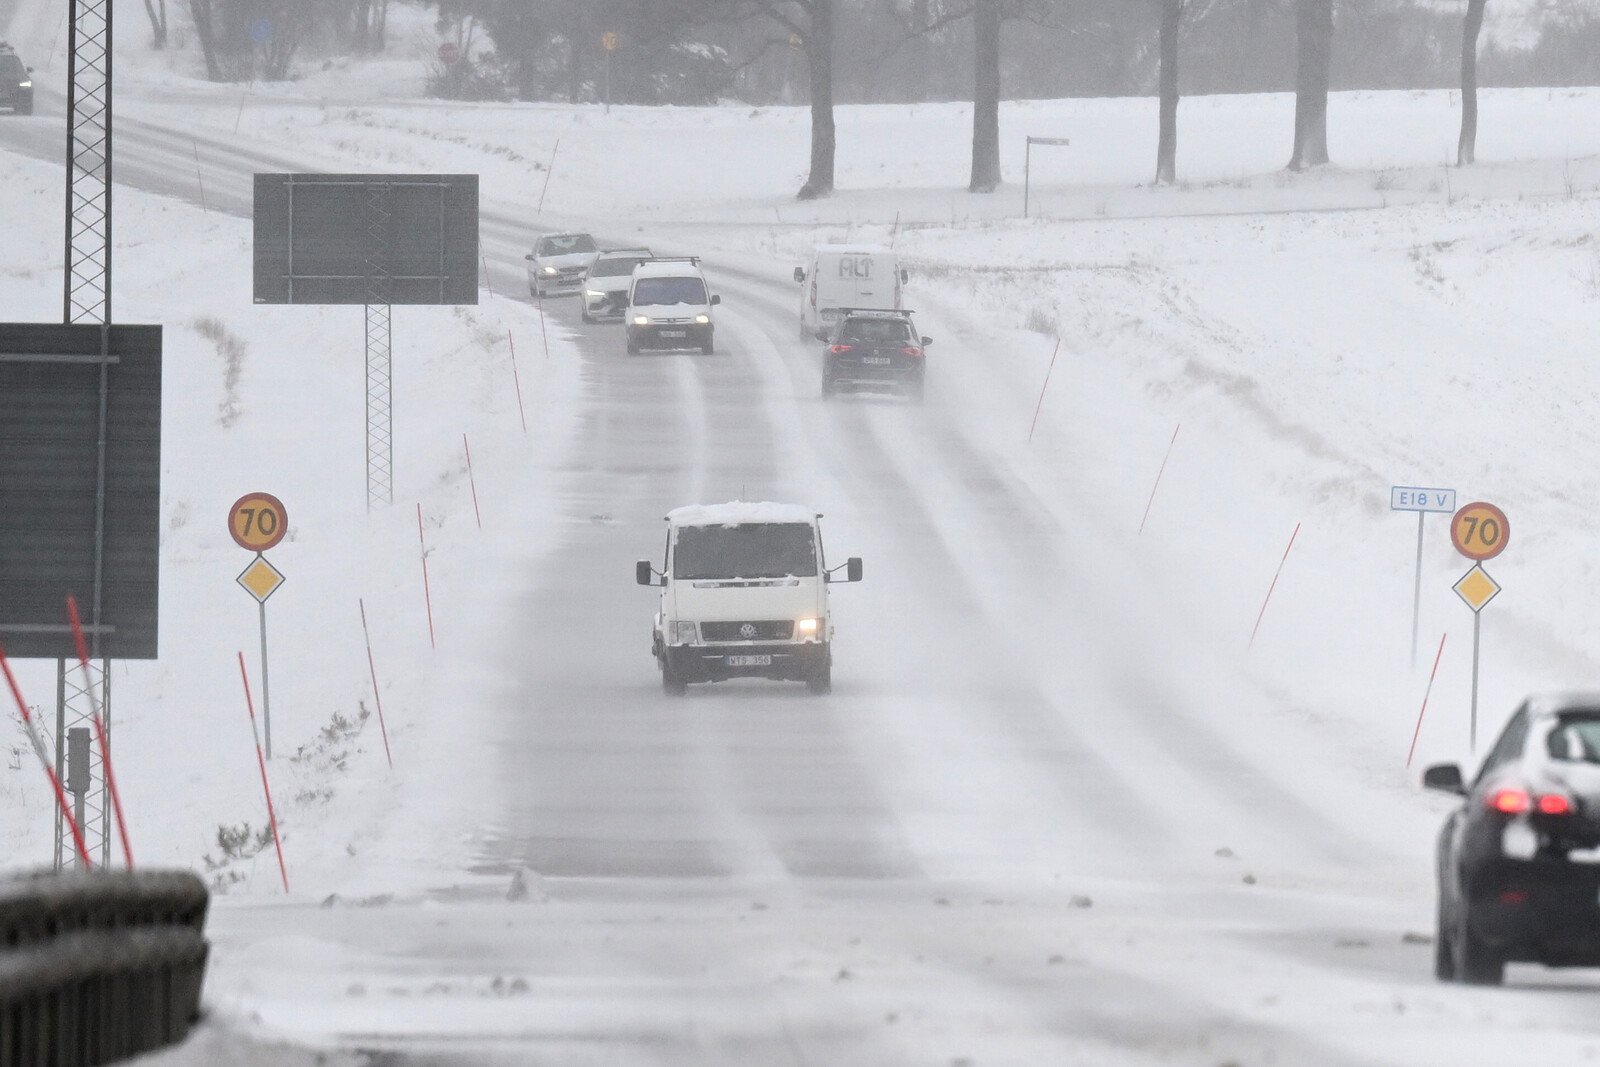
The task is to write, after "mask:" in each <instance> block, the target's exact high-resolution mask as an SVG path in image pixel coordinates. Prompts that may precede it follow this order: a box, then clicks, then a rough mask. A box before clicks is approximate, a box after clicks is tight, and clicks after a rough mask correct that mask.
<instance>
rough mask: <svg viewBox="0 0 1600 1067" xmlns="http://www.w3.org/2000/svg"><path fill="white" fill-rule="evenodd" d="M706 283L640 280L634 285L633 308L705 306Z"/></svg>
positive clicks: (655, 279) (685, 280) (687, 280)
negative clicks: (674, 305) (662, 305)
mask: <svg viewBox="0 0 1600 1067" xmlns="http://www.w3.org/2000/svg"><path fill="white" fill-rule="evenodd" d="M705 302H706V283H705V282H703V281H701V280H700V279H699V278H640V279H639V280H638V281H636V282H634V283H633V306H634V307H644V306H646V305H649V304H704V303H705Z"/></svg>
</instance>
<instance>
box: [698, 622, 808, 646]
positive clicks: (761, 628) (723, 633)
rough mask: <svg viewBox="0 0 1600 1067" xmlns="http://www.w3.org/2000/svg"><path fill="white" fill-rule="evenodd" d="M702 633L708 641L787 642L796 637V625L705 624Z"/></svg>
mask: <svg viewBox="0 0 1600 1067" xmlns="http://www.w3.org/2000/svg"><path fill="white" fill-rule="evenodd" d="M700 633H701V634H702V635H703V636H704V637H705V639H706V640H707V641H787V640H789V638H790V637H792V636H793V635H794V623H793V621H791V620H789V619H784V620H782V621H780V622H757V621H750V622H703V623H701V624H700Z"/></svg>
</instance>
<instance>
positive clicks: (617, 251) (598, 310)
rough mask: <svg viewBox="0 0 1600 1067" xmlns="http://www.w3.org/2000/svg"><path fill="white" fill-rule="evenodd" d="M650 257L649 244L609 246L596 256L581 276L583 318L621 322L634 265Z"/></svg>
mask: <svg viewBox="0 0 1600 1067" xmlns="http://www.w3.org/2000/svg"><path fill="white" fill-rule="evenodd" d="M650 258H651V255H650V250H649V249H648V248H611V249H607V250H606V251H604V252H601V253H600V254H599V255H598V256H595V257H594V262H593V263H591V264H589V273H588V274H587V275H586V276H585V277H584V279H583V321H584V322H621V321H622V317H623V315H624V313H625V312H626V311H627V310H628V286H629V285H631V284H632V283H633V268H634V267H637V266H638V265H639V264H641V263H643V262H645V261H646V260H648V259H650Z"/></svg>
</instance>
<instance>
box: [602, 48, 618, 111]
mask: <svg viewBox="0 0 1600 1067" xmlns="http://www.w3.org/2000/svg"><path fill="white" fill-rule="evenodd" d="M600 47H601V48H604V49H605V52H606V114H607V115H609V114H611V53H612V52H615V51H616V50H617V34H616V31H615V30H607V31H606V32H605V33H602V34H601V35H600Z"/></svg>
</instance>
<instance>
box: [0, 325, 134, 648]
mask: <svg viewBox="0 0 1600 1067" xmlns="http://www.w3.org/2000/svg"><path fill="white" fill-rule="evenodd" d="M101 347H102V335H101V327H99V326H59V325H47V324H39V323H7V324H0V647H4V649H5V651H6V655H8V656H11V657H14V658H17V659H69V660H70V659H74V658H76V653H75V652H74V651H73V646H72V638H71V634H70V632H69V631H68V629H67V606H66V600H67V596H68V595H69V594H70V595H72V596H74V597H76V598H77V600H78V605H79V610H80V612H81V613H82V615H83V616H84V621H85V623H87V624H92V623H93V612H94V578H95V558H96V555H97V552H98V554H99V556H100V558H101V598H100V625H101V627H102V629H101V632H100V641H99V653H100V655H101V656H103V657H105V658H107V659H154V658H155V657H156V651H157V602H158V592H159V588H160V564H161V555H160V547H161V327H159V326H112V327H110V332H109V335H108V336H107V337H106V353H105V356H104V357H103V356H102V351H101ZM102 364H103V365H104V366H105V370H106V377H105V385H106V391H105V401H106V407H105V482H104V489H105V497H104V507H103V516H104V520H103V525H102V524H99V523H97V521H96V516H97V514H100V513H102V508H101V506H100V504H99V503H98V499H97V498H98V495H99V489H100V478H99V467H100V462H99V457H100V447H99V446H100V397H101V377H100V371H101V366H102Z"/></svg>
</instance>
